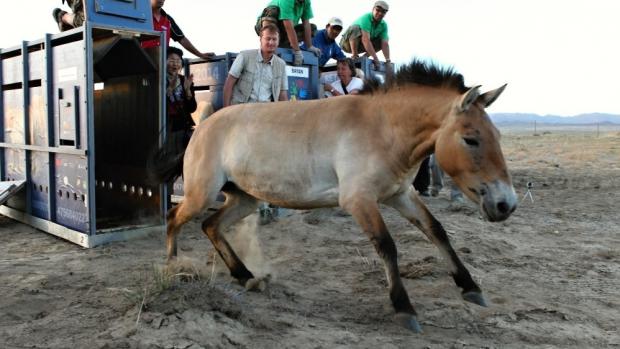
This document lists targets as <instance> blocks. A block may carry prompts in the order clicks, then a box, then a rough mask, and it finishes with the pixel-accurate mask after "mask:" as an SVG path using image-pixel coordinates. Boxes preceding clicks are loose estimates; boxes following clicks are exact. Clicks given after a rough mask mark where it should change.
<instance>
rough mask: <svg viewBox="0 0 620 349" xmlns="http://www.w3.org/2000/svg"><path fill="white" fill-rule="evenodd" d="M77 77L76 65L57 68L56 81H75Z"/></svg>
mask: <svg viewBox="0 0 620 349" xmlns="http://www.w3.org/2000/svg"><path fill="white" fill-rule="evenodd" d="M77 77H78V69H77V67H70V68H65V69H60V70H58V82H65V81H75V80H77Z"/></svg>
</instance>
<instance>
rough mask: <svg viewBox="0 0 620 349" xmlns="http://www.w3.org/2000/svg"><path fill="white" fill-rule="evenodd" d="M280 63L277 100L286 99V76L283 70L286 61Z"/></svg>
mask: <svg viewBox="0 0 620 349" xmlns="http://www.w3.org/2000/svg"><path fill="white" fill-rule="evenodd" d="M282 65H283V67H282V70H281V75H280V95H279V96H278V100H279V101H288V77H287V76H286V70H285V66H286V63H284V62H282ZM274 97H275V96H274Z"/></svg>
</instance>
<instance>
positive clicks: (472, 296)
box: [463, 291, 489, 307]
mask: <svg viewBox="0 0 620 349" xmlns="http://www.w3.org/2000/svg"><path fill="white" fill-rule="evenodd" d="M463 299H464V300H466V301H468V302H472V303H474V304H478V305H479V306H481V307H488V306H489V304H488V303H487V301H486V300H485V299H484V297H483V296H482V293H480V292H478V291H469V292H465V293H463Z"/></svg>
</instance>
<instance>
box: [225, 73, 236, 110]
mask: <svg viewBox="0 0 620 349" xmlns="http://www.w3.org/2000/svg"><path fill="white" fill-rule="evenodd" d="M237 80H239V79H238V78H236V77H234V76H232V75H230V74H228V76H227V77H226V82H225V83H224V107H228V106H229V105H230V103H231V101H232V93H233V87H234V86H235V84H236V83H237Z"/></svg>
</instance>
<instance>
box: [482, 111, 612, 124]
mask: <svg viewBox="0 0 620 349" xmlns="http://www.w3.org/2000/svg"><path fill="white" fill-rule="evenodd" d="M490 116H491V120H493V122H494V123H496V124H520V123H533V122H534V121H536V122H537V123H541V124H565V125H585V124H620V115H615V114H603V113H590V114H579V115H575V116H558V115H544V116H543V115H538V114H527V113H496V114H491V115H490Z"/></svg>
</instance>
